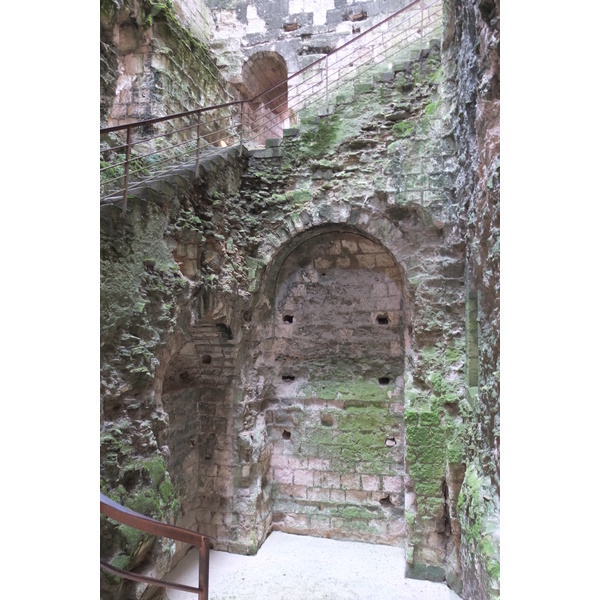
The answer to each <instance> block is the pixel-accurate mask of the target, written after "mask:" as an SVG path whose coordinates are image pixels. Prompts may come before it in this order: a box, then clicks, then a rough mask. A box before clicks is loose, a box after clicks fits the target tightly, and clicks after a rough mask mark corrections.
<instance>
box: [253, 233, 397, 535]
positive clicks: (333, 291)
mask: <svg viewBox="0 0 600 600" xmlns="http://www.w3.org/2000/svg"><path fill="white" fill-rule="evenodd" d="M300 237H301V239H299V240H296V241H294V242H293V243H292V244H291V245H290V247H289V249H288V251H287V252H286V253H281V254H280V256H279V257H278V260H277V270H276V273H273V271H271V273H272V275H271V277H272V279H271V282H270V285H268V286H267V288H266V289H267V290H268V293H269V294H270V299H271V304H270V307H271V310H270V315H269V316H268V319H269V320H270V322H269V323H268V324H267V323H265V324H264V326H265V327H264V329H263V332H264V333H265V334H266V335H265V336H264V339H263V340H262V342H261V344H260V347H261V350H260V362H261V365H260V367H259V369H258V375H259V378H260V379H261V381H264V387H263V390H264V391H263V401H262V407H263V410H264V417H265V424H266V429H267V439H268V443H269V445H270V457H271V458H270V464H269V466H268V477H269V480H270V487H271V499H272V507H271V515H272V528H273V529H279V530H283V531H287V532H291V533H301V534H308V535H315V536H321V537H332V538H336V539H349V540H359V541H368V542H371V543H385V544H400V543H402V542H403V540H404V538H405V531H406V529H405V521H404V421H403V411H404V397H403V391H404V360H405V348H404V330H405V326H406V325H405V321H406V319H405V315H404V294H405V286H404V284H403V274H402V272H401V270H400V269H399V267H398V265H397V264H396V261H395V260H394V258H393V256H392V255H391V254H390V252H389V251H388V250H387V249H386V248H384V247H383V246H382V245H381V244H380V243H379V242H376V241H374V240H372V239H370V238H369V237H367V236H365V235H361V234H360V233H358V232H357V231H356V230H353V229H352V228H350V227H339V226H338V227H336V228H323V229H320V230H315V231H312V232H306V233H305V234H304V235H302V236H300ZM263 316H264V317H267V315H266V313H263ZM264 317H263V318H264Z"/></svg>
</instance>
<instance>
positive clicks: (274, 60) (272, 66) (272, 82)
mask: <svg viewBox="0 0 600 600" xmlns="http://www.w3.org/2000/svg"><path fill="white" fill-rule="evenodd" d="M287 77H288V69H287V64H286V61H285V59H284V58H283V57H282V56H281V55H280V54H278V53H277V52H273V51H261V52H257V53H256V54H253V55H252V56H251V57H250V58H249V59H248V60H247V61H246V62H245V63H244V65H243V66H242V84H241V86H240V92H241V96H242V99H243V100H252V101H251V102H248V103H247V104H244V107H243V120H244V131H245V133H244V138H245V140H246V141H248V142H254V144H257V145H264V143H265V140H266V139H268V138H280V137H282V135H283V129H284V128H285V127H287V125H288V122H289V109H288V84H287ZM259 95H260V97H259V98H256V97H257V96H259ZM254 98H256V100H253V99H254Z"/></svg>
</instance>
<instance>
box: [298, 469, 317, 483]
mask: <svg viewBox="0 0 600 600" xmlns="http://www.w3.org/2000/svg"><path fill="white" fill-rule="evenodd" d="M294 484H296V485H306V486H312V484H313V471H303V470H300V471H295V472H294Z"/></svg>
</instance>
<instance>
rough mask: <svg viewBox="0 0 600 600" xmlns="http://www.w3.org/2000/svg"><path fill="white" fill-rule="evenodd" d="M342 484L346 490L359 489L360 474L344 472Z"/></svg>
mask: <svg viewBox="0 0 600 600" xmlns="http://www.w3.org/2000/svg"><path fill="white" fill-rule="evenodd" d="M341 486H342V489H344V490H358V489H359V488H360V475H356V474H343V475H342V476H341Z"/></svg>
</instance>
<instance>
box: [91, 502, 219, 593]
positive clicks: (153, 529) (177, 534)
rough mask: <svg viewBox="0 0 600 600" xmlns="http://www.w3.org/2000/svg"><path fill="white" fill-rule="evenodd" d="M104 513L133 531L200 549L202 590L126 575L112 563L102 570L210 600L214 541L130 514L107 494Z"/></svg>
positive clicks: (160, 580)
mask: <svg viewBox="0 0 600 600" xmlns="http://www.w3.org/2000/svg"><path fill="white" fill-rule="evenodd" d="M100 512H101V513H102V514H103V515H105V516H107V517H109V518H110V519H114V520H115V521H118V522H119V523H122V524H123V525H128V526H129V527H133V528H134V529H138V530H139V531H143V532H144V533H149V534H151V535H156V536H160V537H166V538H169V539H173V540H177V541H179V542H184V543H187V544H191V545H192V546H195V547H197V548H198V552H199V559H200V560H199V572H198V587H193V586H188V585H183V584H181V583H175V582H174V581H166V580H164V579H156V578H154V577H148V576H145V575H140V574H139V573H132V572H131V571H125V570H123V569H119V568H117V567H113V566H112V565H111V564H110V563H108V562H106V561H103V560H101V561H100V567H101V568H102V569H104V570H105V571H108V572H109V573H112V574H113V575H117V576H119V577H123V578H125V579H129V580H131V581H137V582H139V583H148V584H151V585H157V586H160V587H166V588H172V589H175V590H181V591H183V592H191V593H195V594H198V600H208V560H209V555H210V549H211V547H212V542H214V538H212V537H210V536H207V535H204V534H202V533H196V532H194V531H190V530H189V529H184V528H183V527H177V526H176V525H167V524H166V523H161V522H160V521H157V520H156V519H152V518H150V517H147V516H145V515H142V514H140V513H137V512H135V511H133V510H130V509H129V508H126V507H125V506H122V505H121V504H119V503H117V502H115V501H114V500H111V499H110V498H108V497H107V496H105V495H104V494H100Z"/></svg>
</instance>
